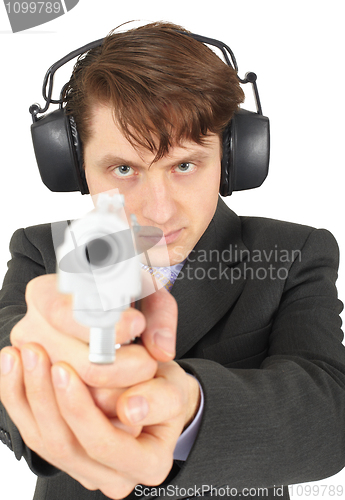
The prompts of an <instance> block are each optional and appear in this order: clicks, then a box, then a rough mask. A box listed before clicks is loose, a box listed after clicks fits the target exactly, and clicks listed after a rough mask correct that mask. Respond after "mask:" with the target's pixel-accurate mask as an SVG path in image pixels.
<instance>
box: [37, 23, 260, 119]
mask: <svg viewBox="0 0 345 500" xmlns="http://www.w3.org/2000/svg"><path fill="white" fill-rule="evenodd" d="M177 33H181V34H183V35H187V36H190V37H191V38H194V39H195V40H197V41H199V42H202V43H205V44H207V45H213V46H214V47H217V48H218V49H219V50H220V51H221V52H222V54H223V56H224V59H225V61H226V63H227V65H228V66H230V67H231V68H233V69H234V70H235V71H236V74H237V78H238V79H239V81H240V83H242V84H245V83H251V84H252V86H253V91H254V97H255V105H256V109H257V113H258V114H259V115H262V108H261V103H260V97H259V92H258V88H257V84H256V79H257V76H256V74H255V73H253V72H248V73H246V75H245V77H244V79H241V78H240V77H239V76H238V65H237V61H236V58H235V55H234V53H233V51H232V50H231V49H230V47H229V46H228V45H226V44H225V43H223V42H221V41H219V40H215V39H214V38H208V37H206V36H201V35H197V34H195V33H189V32H187V31H177ZM103 41H104V38H100V39H98V40H95V41H94V42H91V43H87V44H86V45H83V46H82V47H79V49H76V50H73V51H72V52H70V53H69V54H67V55H66V56H64V57H62V58H61V59H59V60H58V61H57V62H56V63H54V64H53V65H52V66H50V68H49V69H48V71H47V73H46V75H45V77H44V80H43V87H42V95H43V99H44V100H45V101H46V104H45V106H44V108H41V107H40V106H39V104H36V103H35V104H33V105H32V106H30V108H29V111H30V113H31V115H32V121H33V122H35V121H37V120H38V118H37V115H38V114H42V113H45V112H46V111H47V110H48V108H49V106H50V104H59V106H60V107H62V104H63V102H64V101H63V99H62V94H63V90H64V88H63V89H62V91H61V93H60V99H58V100H57V99H52V94H53V85H54V75H55V72H56V71H57V70H58V69H59V68H61V66H63V65H64V64H66V63H68V62H69V61H71V60H72V59H74V58H75V57H78V56H80V55H82V54H84V53H85V52H88V51H89V50H91V49H95V48H96V47H99V46H100V45H102V43H103ZM229 56H230V58H229ZM47 87H48V92H47Z"/></svg>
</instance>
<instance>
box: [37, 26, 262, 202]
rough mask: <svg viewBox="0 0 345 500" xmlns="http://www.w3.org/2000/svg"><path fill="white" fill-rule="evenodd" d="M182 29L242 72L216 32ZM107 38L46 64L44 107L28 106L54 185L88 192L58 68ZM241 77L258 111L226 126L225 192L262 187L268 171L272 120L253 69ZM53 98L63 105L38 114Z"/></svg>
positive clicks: (44, 169)
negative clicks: (57, 86)
mask: <svg viewBox="0 0 345 500" xmlns="http://www.w3.org/2000/svg"><path fill="white" fill-rule="evenodd" d="M180 33H182V34H184V35H186V36H190V37H192V38H194V39H195V40H198V41H200V42H201V43H205V44H208V45H213V46H215V47H217V48H219V49H220V50H221V52H222V53H223V56H224V59H225V61H226V63H227V64H228V65H229V66H231V67H232V68H234V69H235V71H236V73H237V76H238V66H237V62H236V59H235V56H234V54H233V52H232V51H231V49H230V47H228V46H227V45H225V44H224V43H223V42H220V41H218V40H214V39H212V38H207V37H203V36H200V35H196V34H194V33H187V32H180ZM103 40H104V39H103V38H102V39H99V40H96V41H95V42H91V43H89V44H87V45H84V46H83V47H80V48H79V49H77V50H75V51H73V52H71V53H70V54H68V55H66V56H65V57H63V58H62V59H60V60H59V61H57V62H56V63H55V64H53V65H52V66H51V67H50V68H49V69H48V71H47V73H46V75H45V78H44V82H43V89H42V94H43V98H44V100H45V101H46V104H45V106H44V108H41V107H40V106H39V105H38V104H33V105H32V106H30V109H29V111H30V113H31V115H32V119H33V124H32V125H31V135H32V140H33V145H34V150H35V155H36V160H37V164H38V168H39V171H40V174H41V178H42V181H43V182H44V184H45V185H46V186H47V187H48V188H49V189H50V190H51V191H58V192H66V191H81V193H82V194H87V193H89V189H88V186H87V183H86V179H85V175H84V169H83V160H82V145H81V141H80V138H79V135H78V130H77V127H76V124H75V121H74V119H73V117H70V116H67V115H66V114H65V111H64V109H63V106H62V105H63V100H62V94H63V91H64V87H63V89H62V91H61V94H60V99H59V100H54V99H52V92H53V80H54V74H55V72H56V70H57V69H59V68H60V67H61V66H63V65H64V64H66V63H67V62H68V61H70V60H71V59H73V58H75V57H77V56H79V55H81V54H83V53H85V52H87V51H88V50H91V49H93V48H96V47H99V46H100V45H101V44H102V42H103ZM229 56H230V59H231V61H230V59H229ZM238 79H239V81H240V83H242V84H245V83H251V84H252V86H253V90H254V96H255V102H256V108H257V112H252V111H247V110H245V109H239V111H238V112H236V113H235V114H234V116H233V117H232V119H231V121H230V122H229V123H228V125H227V126H226V128H225V130H224V133H223V157H222V165H221V181H220V189H219V192H220V194H221V195H222V196H229V195H231V193H232V192H233V191H242V190H245V189H252V188H256V187H259V186H260V185H261V184H262V183H263V181H264V180H265V179H266V177H267V174H268V164H269V151H270V132H269V120H268V118H267V117H266V116H263V114H262V109H261V104H260V98H259V93H258V89H257V85H256V79H257V76H256V74H255V73H247V74H246V75H245V78H244V79H243V80H242V79H241V78H239V76H238ZM47 89H48V90H47ZM50 104H59V109H57V110H55V111H53V112H51V113H48V114H46V115H43V116H41V117H38V115H39V114H42V113H46V111H47V110H48V108H49V106H50Z"/></svg>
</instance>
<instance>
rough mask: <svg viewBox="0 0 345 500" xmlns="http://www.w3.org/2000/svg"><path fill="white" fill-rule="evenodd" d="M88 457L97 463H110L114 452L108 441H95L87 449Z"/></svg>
mask: <svg viewBox="0 0 345 500" xmlns="http://www.w3.org/2000/svg"><path fill="white" fill-rule="evenodd" d="M88 455H89V457H90V458H92V459H93V460H96V461H98V462H100V461H102V462H104V461H105V462H106V463H108V461H109V462H110V461H111V460H112V459H113V455H114V450H113V448H112V446H110V444H109V441H108V440H107V441H103V440H102V441H101V440H99V441H97V442H93V443H92V444H91V445H90V447H89V449H88Z"/></svg>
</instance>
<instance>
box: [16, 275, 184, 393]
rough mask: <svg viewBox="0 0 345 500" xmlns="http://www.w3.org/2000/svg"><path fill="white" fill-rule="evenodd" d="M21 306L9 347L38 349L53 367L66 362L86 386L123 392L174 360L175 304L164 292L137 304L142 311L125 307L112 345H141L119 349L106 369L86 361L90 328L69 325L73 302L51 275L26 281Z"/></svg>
mask: <svg viewBox="0 0 345 500" xmlns="http://www.w3.org/2000/svg"><path fill="white" fill-rule="evenodd" d="M26 302H27V313H26V315H25V316H24V318H23V319H22V320H21V321H19V322H18V323H17V325H16V326H15V327H14V328H13V330H12V332H11V343H12V345H13V346H14V347H17V348H18V349H20V348H21V347H22V346H23V345H24V344H26V343H28V342H35V343H38V344H40V345H41V346H42V347H43V348H44V349H45V350H46V352H47V353H48V355H49V357H50V359H51V361H52V363H55V362H57V361H65V362H66V363H68V364H69V365H70V366H72V367H73V368H74V369H75V370H76V371H77V373H78V374H79V375H80V377H81V378H82V379H83V380H84V382H85V383H86V384H87V385H89V386H91V387H102V388H107V387H116V388H124V387H129V386H132V385H134V384H137V383H139V382H143V381H145V380H150V379H151V378H152V377H153V376H154V374H155V373H156V370H157V361H169V360H171V359H173V358H174V356H175V342H176V326H177V305H176V302H175V299H174V298H173V297H172V296H171V295H170V294H169V293H168V292H167V291H166V290H165V289H161V290H159V291H158V292H156V293H154V294H152V295H149V296H147V297H145V298H144V299H142V312H140V311H138V310H136V309H134V308H129V309H127V310H126V311H125V312H124V313H123V314H122V317H121V320H120V322H119V323H118V325H117V342H118V343H120V344H123V343H125V342H127V341H129V340H130V339H131V338H133V337H136V336H141V342H142V344H143V345H138V344H130V345H125V346H123V347H121V349H119V350H117V353H116V362H115V363H113V364H109V365H96V364H92V363H90V362H89V360H88V352H89V347H88V342H89V329H88V328H86V327H84V326H82V325H80V324H79V323H77V322H76V321H75V320H74V318H73V307H72V297H71V296H69V295H64V294H61V293H59V292H58V291H57V277H56V275H45V276H40V277H38V278H35V279H34V280H32V281H30V282H29V283H28V286H27V290H26Z"/></svg>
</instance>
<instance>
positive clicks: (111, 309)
mask: <svg viewBox="0 0 345 500" xmlns="http://www.w3.org/2000/svg"><path fill="white" fill-rule="evenodd" d="M123 207H124V197H123V196H122V195H120V194H115V195H109V194H108V193H101V194H99V195H98V199H97V205H96V208H95V210H93V211H92V212H90V213H88V214H87V215H86V216H84V217H83V218H81V219H78V220H75V221H72V222H71V223H69V224H68V226H67V228H66V230H65V234H64V242H63V244H62V245H61V246H60V247H59V248H58V250H57V263H58V264H57V267H58V270H57V272H58V276H59V278H58V283H59V290H60V291H61V292H62V293H68V294H73V310H74V317H75V319H76V321H78V322H79V323H81V324H83V325H85V326H88V327H90V346H89V359H90V361H91V362H92V363H112V362H113V361H114V360H115V344H116V337H115V325H116V323H117V322H118V321H119V318H120V315H121V313H122V311H123V310H124V309H126V308H127V307H129V306H130V304H131V302H132V301H133V300H135V299H136V298H137V297H138V296H139V294H140V291H141V279H140V260H139V256H138V255H137V253H136V249H135V243H134V241H135V239H134V237H133V231H136V228H137V227H138V226H137V224H136V221H135V217H134V216H132V227H133V231H132V229H131V228H130V227H129V224H128V222H127V219H126V217H124V208H123Z"/></svg>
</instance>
